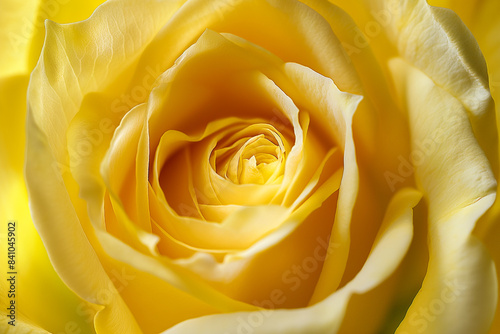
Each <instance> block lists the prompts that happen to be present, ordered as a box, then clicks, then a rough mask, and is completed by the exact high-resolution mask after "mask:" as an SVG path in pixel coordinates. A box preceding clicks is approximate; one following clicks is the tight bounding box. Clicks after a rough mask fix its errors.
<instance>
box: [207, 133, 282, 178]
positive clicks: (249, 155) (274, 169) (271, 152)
mask: <svg viewBox="0 0 500 334" xmlns="http://www.w3.org/2000/svg"><path fill="white" fill-rule="evenodd" d="M285 156H286V151H285V146H284V144H283V139H282V137H281V135H280V134H279V133H278V132H277V131H276V129H274V128H273V127H272V126H271V125H268V124H254V125H251V126H249V127H247V128H246V129H244V130H242V131H239V132H237V133H235V134H233V135H231V136H229V137H228V138H226V139H224V140H222V141H221V142H219V143H218V144H217V146H216V147H215V149H214V150H213V151H212V154H211V156H210V164H211V166H212V168H213V169H214V170H215V171H216V172H217V174H219V175H220V176H221V177H223V178H226V179H228V180H230V181H232V182H233V183H235V184H247V183H253V184H266V183H267V184H269V183H275V182H279V181H281V179H282V175H283V168H282V167H283V165H284V160H285Z"/></svg>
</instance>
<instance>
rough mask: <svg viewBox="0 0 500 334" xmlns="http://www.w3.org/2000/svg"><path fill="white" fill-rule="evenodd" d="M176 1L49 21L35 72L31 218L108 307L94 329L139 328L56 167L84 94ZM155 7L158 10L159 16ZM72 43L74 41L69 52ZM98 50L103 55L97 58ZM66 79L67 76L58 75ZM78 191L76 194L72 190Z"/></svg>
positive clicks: (93, 297)
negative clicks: (72, 21) (107, 46)
mask: <svg viewBox="0 0 500 334" xmlns="http://www.w3.org/2000/svg"><path fill="white" fill-rule="evenodd" d="M178 5H179V4H178V3H177V2H176V3H172V2H169V3H166V2H157V1H152V2H151V4H150V5H148V4H146V3H144V2H143V1H141V2H138V1H126V2H115V1H110V2H109V3H107V4H106V5H104V6H102V7H100V8H99V10H97V11H96V13H94V15H93V18H92V23H89V21H84V22H82V23H78V24H72V25H65V26H59V25H56V24H54V23H51V22H49V23H48V24H47V39H46V44H45V48H44V51H43V52H42V58H41V59H40V61H39V63H38V65H37V68H36V69H35V71H34V73H33V75H32V81H31V85H30V94H29V106H28V107H29V114H28V121H27V128H28V131H27V132H28V142H27V146H28V150H27V167H26V177H27V180H28V186H29V195H30V200H31V202H32V212H33V217H34V220H35V223H36V225H37V228H38V230H39V233H40V235H41V236H42V238H43V240H44V242H45V243H46V245H47V248H48V252H49V254H50V257H51V260H52V262H53V264H54V267H55V268H56V270H57V271H58V273H59V275H60V276H61V277H62V279H63V280H64V281H65V283H66V284H68V286H70V287H71V288H72V289H73V290H74V291H76V292H77V293H78V294H79V295H80V296H82V297H84V298H85V299H87V300H89V301H92V302H94V303H97V304H101V305H108V306H110V307H106V308H105V309H103V310H102V311H100V312H99V314H98V316H97V317H96V319H95V322H96V324H95V325H96V328H97V329H98V330H101V331H103V332H105V333H106V332H117V331H118V332H123V333H126V332H139V331H140V330H139V329H138V328H137V325H136V323H135V320H134V319H133V317H132V316H131V315H130V313H129V311H128V309H127V307H126V306H125V304H124V303H123V301H122V299H121V297H120V296H119V294H118V291H117V290H116V288H115V286H113V284H112V283H111V280H110V279H109V277H108V274H107V273H106V272H105V271H104V270H103V268H102V266H101V263H100V261H99V260H100V259H99V258H98V257H97V254H96V253H95V250H97V252H99V248H94V247H92V246H91V244H90V243H89V239H87V238H90V240H91V241H92V240H95V239H94V238H93V233H92V231H91V229H90V226H89V225H88V223H86V222H84V221H79V219H78V216H77V214H76V213H75V211H74V210H75V209H74V207H75V203H72V202H71V200H70V197H69V195H68V190H69V191H70V192H73V191H74V189H75V188H74V186H73V183H72V182H73V181H72V180H71V179H69V178H68V177H66V178H65V180H64V181H65V182H66V183H65V184H63V183H62V182H61V176H60V170H59V168H58V167H63V168H65V167H64V166H66V165H67V152H66V149H65V141H66V138H65V136H64V133H65V132H66V127H67V124H68V123H69V121H70V120H71V118H72V117H73V115H74V114H75V113H76V111H77V110H78V108H79V106H80V104H81V102H82V97H83V95H84V94H86V93H87V92H88V91H89V90H92V89H97V88H98V87H102V86H101V85H104V84H106V83H107V82H109V80H110V79H112V76H110V75H108V74H107V73H108V72H107V71H108V70H109V71H110V72H111V73H116V69H117V68H121V67H122V66H125V67H126V66H128V65H129V64H130V62H131V61H132V60H133V59H134V56H135V55H137V54H138V53H139V52H140V51H141V47H142V46H143V45H144V44H145V43H146V42H147V41H148V39H151V38H152V36H153V35H154V34H155V33H156V32H157V30H158V29H159V27H160V26H161V24H162V23H163V22H164V21H165V20H166V19H168V18H169V17H170V15H171V13H172V12H173V11H174V10H175V9H176V8H177V7H178ZM151 10H153V12H154V13H155V15H154V16H153V17H151V16H150V13H151ZM136 24H139V25H140V26H141V27H142V29H141V34H140V36H139V35H138V34H139V32H138V31H137V30H136V29H135V28H131V27H135V25H136ZM132 30H133V31H132ZM127 31H128V33H127ZM124 32H125V33H124ZM96 40H99V41H101V40H107V41H109V42H110V43H114V46H115V48H114V49H113V50H108V51H110V52H103V51H102V50H101V49H100V46H99V45H96V44H93V42H90V41H96ZM73 43H76V44H73ZM78 43H79V44H78ZM68 44H71V47H69V48H68V49H66V50H65V49H64V46H66V45H68ZM124 45H125V46H126V47H125V48H122V46H124ZM66 51H68V52H66ZM97 56H100V60H101V61H100V62H99V63H97V64H94V61H95V58H96V57H97ZM94 65H95V66H94ZM82 66H90V68H93V69H94V71H93V72H92V73H91V71H82V73H88V74H89V75H83V74H82V75H79V74H80V71H81V70H82ZM61 77H64V78H65V80H60V78H61ZM47 110H50V113H48V112H47ZM66 176H67V175H66ZM72 196H74V197H73V198H76V194H75V193H74V192H73V193H72ZM55 203H58V205H59V207H58V208H56V207H55V205H54V204H55ZM80 205H81V204H80ZM77 209H78V210H79V209H81V207H80V208H77ZM84 229H86V232H84ZM75 259H79V261H75ZM115 284H116V283H115Z"/></svg>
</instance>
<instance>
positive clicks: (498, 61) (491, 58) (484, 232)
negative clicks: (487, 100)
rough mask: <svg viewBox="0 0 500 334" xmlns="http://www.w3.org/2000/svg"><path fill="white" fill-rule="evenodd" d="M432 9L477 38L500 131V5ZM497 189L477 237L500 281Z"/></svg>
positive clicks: (451, 1) (490, 1) (497, 323)
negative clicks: (449, 13)
mask: <svg viewBox="0 0 500 334" xmlns="http://www.w3.org/2000/svg"><path fill="white" fill-rule="evenodd" d="M429 2H430V3H431V4H432V5H435V6H440V7H447V8H450V9H452V10H454V11H455V12H456V13H457V14H458V15H459V16H460V18H461V19H462V20H463V21H464V23H465V24H466V25H467V27H468V28H469V29H470V30H471V32H472V33H473V34H474V37H475V38H476V40H477V42H478V44H479V46H480V47H481V51H482V52H483V54H484V57H485V59H486V64H487V66H488V74H489V79H490V80H489V82H490V89H491V94H492V96H493V99H494V100H495V103H496V115H497V123H496V124H497V129H498V128H500V117H499V116H500V37H499V36H500V23H499V21H498V17H499V15H500V3H499V2H498V1H494V0H484V1H458V0H436V1H434V0H433V1H429ZM499 193H500V188H498V189H497V200H496V202H495V204H494V206H493V208H492V209H491V210H489V211H488V213H487V214H486V215H485V217H484V218H483V219H481V221H480V223H479V224H478V226H477V228H476V232H477V235H478V236H479V237H480V238H481V239H482V240H484V241H485V242H486V245H487V247H488V250H489V251H490V253H491V254H492V257H493V258H494V260H495V264H496V267H497V280H499V281H500V270H499V269H498V268H500V248H499V245H500V233H499V232H498V231H499V229H500V224H499V222H500V200H499V196H498V194H499ZM499 331H500V307H498V306H497V311H496V315H495V320H494V323H493V326H492V329H491V333H496V332H499Z"/></svg>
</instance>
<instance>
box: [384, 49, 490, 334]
mask: <svg viewBox="0 0 500 334" xmlns="http://www.w3.org/2000/svg"><path fill="white" fill-rule="evenodd" d="M391 68H392V69H393V71H394V73H395V75H396V77H397V80H396V83H397V86H398V87H401V88H402V89H404V91H402V92H401V94H402V96H403V97H404V99H405V102H406V105H407V109H408V114H409V122H410V126H411V130H412V146H413V153H414V155H413V157H414V158H413V165H414V166H415V175H416V178H417V183H418V186H419V187H421V189H422V190H423V191H424V192H425V196H426V199H427V200H428V203H429V242H430V244H429V257H430V258H429V266H428V271H427V275H426V278H425V280H424V283H423V285H422V288H421V290H420V292H419V293H418V295H417V297H416V298H415V300H414V302H413V304H412V306H411V307H410V309H409V311H408V313H407V316H406V318H405V320H404V321H403V322H402V324H401V325H400V327H399V329H398V332H399V333H420V332H422V331H425V332H426V333H471V332H474V333H486V332H487V330H488V329H489V326H490V324H491V321H492V319H493V313H494V310H495V307H496V302H497V285H496V284H497V281H496V276H495V269H494V264H493V261H492V259H491V257H490V256H489V255H488V253H487V251H486V249H485V247H484V245H483V244H482V243H481V242H480V241H479V240H478V239H477V238H476V237H475V236H473V235H472V231H473V229H474V226H475V224H476V221H477V220H478V219H479V218H480V217H481V216H482V215H483V214H484V212H485V211H486V210H487V209H488V208H489V207H490V206H491V204H492V203H493V201H494V199H495V189H496V181H495V178H494V176H493V173H492V171H491V167H490V165H489V162H488V159H487V158H486V155H485V154H484V152H483V151H482V150H481V147H480V146H479V144H478V143H477V141H476V138H475V134H474V132H473V128H472V126H471V124H470V123H469V118H468V115H467V111H466V110H465V108H464V106H463V105H461V104H460V102H459V101H458V100H457V99H456V98H455V97H454V96H452V95H451V94H450V93H448V92H446V91H445V90H443V89H442V88H440V87H438V86H436V85H435V84H434V82H433V81H431V80H430V79H429V78H428V77H427V76H425V75H424V74H423V73H422V72H421V71H419V70H418V69H416V68H414V67H412V66H410V65H408V64H407V63H405V62H404V61H402V60H400V59H395V60H393V61H392V62H391ZM398 79H399V80H398ZM424 147H426V148H427V150H426V151H424ZM417 153H418V154H417ZM418 156H420V157H419V158H417V157H418ZM457 319H463V321H462V320H461V321H457Z"/></svg>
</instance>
